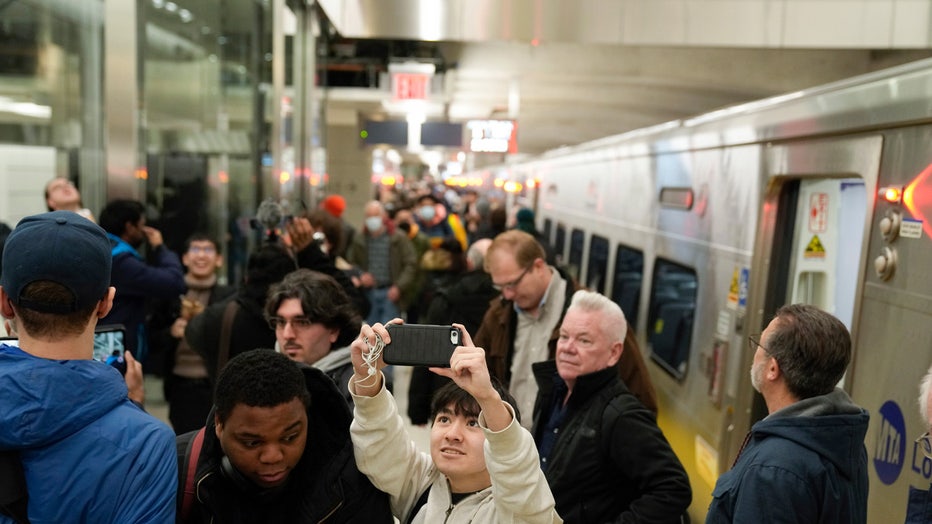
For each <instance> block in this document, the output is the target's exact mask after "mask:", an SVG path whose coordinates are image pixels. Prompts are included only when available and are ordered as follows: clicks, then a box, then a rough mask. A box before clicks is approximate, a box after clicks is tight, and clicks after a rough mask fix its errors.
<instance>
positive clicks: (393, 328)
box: [382, 324, 463, 368]
mask: <svg viewBox="0 0 932 524" xmlns="http://www.w3.org/2000/svg"><path fill="white" fill-rule="evenodd" d="M385 329H386V330H388V334H389V335H391V337H392V341H391V343H389V344H386V345H385V347H384V348H383V349H382V360H384V361H385V363H386V364H395V365H399V366H430V367H438V368H448V367H450V356H451V355H452V354H453V350H454V349H456V347H457V346H460V345H462V344H463V334H462V333H461V332H460V330H459V328H455V327H453V326H436V325H431V324H388V325H387V326H385Z"/></svg>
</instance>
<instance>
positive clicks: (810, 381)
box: [0, 179, 932, 524]
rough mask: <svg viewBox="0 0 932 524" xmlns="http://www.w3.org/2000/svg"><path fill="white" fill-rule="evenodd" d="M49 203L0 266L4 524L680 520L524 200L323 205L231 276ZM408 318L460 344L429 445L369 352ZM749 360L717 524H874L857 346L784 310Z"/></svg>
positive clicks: (608, 363) (652, 429)
mask: <svg viewBox="0 0 932 524" xmlns="http://www.w3.org/2000/svg"><path fill="white" fill-rule="evenodd" d="M46 201H47V204H48V207H49V210H50V211H49V212H48V213H44V214H41V215H35V216H31V217H27V218H25V219H23V220H22V221H21V222H20V223H19V224H17V225H16V227H15V228H13V230H12V232H9V233H8V234H7V238H6V240H5V246H4V247H3V248H2V252H0V253H2V265H0V312H2V315H3V317H4V319H5V325H6V326H8V328H9V329H10V331H11V332H12V333H13V334H15V336H16V337H18V343H17V345H2V346H0V398H3V399H4V405H5V406H7V407H5V408H4V409H3V410H0V510H2V511H0V522H7V521H12V522H26V521H34V522H172V521H177V522H187V523H197V522H225V523H226V522H244V523H245V522H249V523H255V522H308V521H311V522H359V523H378V522H387V523H388V522H393V521H395V519H397V521H398V522H403V523H409V522H413V523H418V524H421V523H432V522H448V523H457V522H483V523H484V522H542V523H543V522H547V523H554V522H568V523H593V522H645V523H667V522H669V523H680V522H687V521H688V516H687V513H686V511H687V508H688V507H689V505H690V503H691V502H692V492H691V488H690V482H689V478H688V477H687V474H686V471H685V470H684V468H683V465H682V464H681V462H680V459H679V458H678V457H677V455H676V454H675V453H674V451H673V449H672V448H671V446H670V444H669V442H668V441H667V438H666V436H665V435H664V433H663V431H662V430H661V428H660V427H659V426H658V425H657V421H656V414H657V410H658V405H657V398H656V393H655V391H654V386H653V384H652V382H651V378H650V375H649V374H648V372H647V368H646V365H645V361H644V358H643V355H642V354H641V350H640V348H639V347H638V343H637V338H636V337H635V335H634V331H633V327H632V326H630V325H629V324H628V322H627V320H626V319H625V316H624V313H623V312H622V310H621V308H620V307H619V306H618V305H617V304H615V303H614V302H613V301H611V300H610V299H608V298H606V297H605V296H603V295H601V294H599V293H595V292H592V291H588V290H585V289H583V288H581V286H580V285H579V283H578V282H576V281H575V280H574V278H573V277H572V276H571V275H570V274H569V273H567V272H566V271H565V269H564V268H563V267H562V266H561V265H560V260H559V258H558V257H557V256H556V255H554V252H553V250H552V249H551V247H550V246H549V245H547V243H546V239H544V238H543V236H542V235H540V234H539V233H538V232H537V231H536V228H535V222H534V215H533V211H532V210H530V209H521V210H519V211H518V212H517V213H516V215H515V220H514V223H513V224H511V227H509V224H508V220H507V214H506V213H505V211H504V208H503V207H502V206H501V205H497V204H496V203H494V202H488V201H486V200H483V199H481V198H479V195H477V194H476V193H475V192H466V193H465V194H464V195H462V197H461V199H460V200H459V202H458V204H459V205H458V207H457V206H450V205H449V202H447V201H446V200H445V199H444V198H443V195H442V194H441V195H437V194H434V193H431V192H424V193H418V194H412V195H410V196H407V197H405V198H400V199H397V200H394V201H391V202H388V203H386V202H382V201H379V200H373V201H370V202H367V203H365V205H364V207H363V208H362V209H361V215H362V216H363V222H362V224H360V227H358V228H357V227H353V225H351V224H349V223H348V222H347V221H346V220H344V219H343V214H344V212H345V210H346V201H345V200H344V199H343V198H342V197H340V196H339V195H331V196H329V197H327V198H326V199H324V200H323V201H322V202H321V203H320V206H319V208H318V209H315V210H313V211H310V212H308V213H306V214H305V215H302V216H296V217H293V218H290V219H288V220H287V221H285V222H284V224H283V225H282V230H281V231H277V232H275V233H274V234H269V235H264V236H263V241H262V242H260V243H259V245H258V247H257V248H256V249H255V250H254V251H253V252H252V253H251V254H250V255H249V258H248V261H247V266H246V271H245V277H244V279H243V282H240V283H235V284H236V285H225V284H221V283H220V282H219V281H218V278H217V275H218V271H219V270H220V269H221V267H222V265H223V260H224V257H223V253H222V244H221V243H220V242H219V240H218V239H215V238H211V237H210V236H209V235H205V234H202V233H196V234H194V235H192V236H190V238H188V240H187V242H186V243H185V246H184V249H183V252H182V253H174V252H172V251H171V250H169V249H168V248H167V247H166V246H165V245H164V243H163V242H162V235H161V233H160V232H159V231H158V229H155V228H153V227H150V226H149V225H147V222H146V213H145V207H144V206H143V204H142V203H140V202H136V201H131V200H115V201H113V202H111V203H109V204H108V205H107V206H106V207H105V208H104V209H103V210H101V211H100V213H99V215H98V218H99V224H100V225H97V224H96V223H95V222H94V220H95V217H94V216H93V215H92V214H90V213H89V212H86V210H84V209H83V207H81V205H80V195H79V193H78V192H77V190H76V188H74V186H73V185H71V184H70V182H67V180H63V179H55V180H53V181H51V182H50V183H49V185H48V186H47V190H46ZM54 206H59V207H54ZM63 253H67V256H63V255H62V254H63ZM405 322H407V323H429V324H441V325H453V326H455V327H457V328H458V329H459V330H460V332H461V333H462V337H461V339H460V340H459V343H458V344H457V347H456V348H455V350H453V352H452V355H451V356H450V359H449V367H442V368H437V367H430V368H428V367H415V368H414V369H413V370H412V375H411V376H412V378H411V384H410V388H409V391H408V394H409V398H408V403H407V405H408V413H407V416H408V418H409V420H410V422H411V423H412V424H415V425H429V427H430V449H429V452H419V451H417V448H416V446H414V444H413V443H411V442H410V439H409V437H408V436H407V435H406V433H405V432H404V418H403V417H404V414H402V413H400V412H399V411H398V408H397V405H396V403H395V401H394V398H393V396H392V390H393V387H392V375H391V372H390V371H391V366H386V364H385V361H384V359H383V358H382V356H381V350H382V349H383V348H384V346H385V345H386V344H390V343H391V330H389V329H387V326H389V325H392V324H400V323H405ZM98 324H119V325H121V326H122V329H123V330H124V332H125V352H124V358H125V361H126V369H125V374H124V375H122V376H121V374H120V373H119V372H118V371H116V370H115V369H113V368H111V367H108V366H106V365H102V364H101V363H98V362H94V361H93V360H92V358H91V356H92V350H93V341H94V332H95V327H96V326H97V325H98ZM752 342H753V344H754V349H755V351H756V353H755V357H754V364H753V367H752V369H751V377H752V383H753V386H754V388H755V389H757V390H758V391H759V392H760V393H761V394H762V395H763V398H764V400H765V402H766V404H767V408H768V411H769V416H768V417H766V418H765V419H763V420H761V421H760V422H758V423H757V424H755V425H754V426H753V428H752V429H751V432H750V433H749V434H748V438H747V440H746V442H745V445H744V446H743V447H742V450H741V451H740V452H739V454H738V456H737V458H736V460H735V464H734V466H733V467H732V469H731V470H730V471H728V472H726V473H725V474H724V475H722V476H721V478H719V480H718V483H717V485H716V487H715V490H714V493H713V501H712V504H711V506H710V508H709V511H708V517H707V519H708V520H707V521H708V522H771V521H772V522H777V521H780V522H784V521H785V522H864V521H865V519H866V500H867V496H866V495H867V489H868V485H867V470H866V461H867V459H866V451H865V449H864V445H863V439H864V434H865V432H866V429H867V420H868V414H867V412H866V411H865V410H864V409H862V408H860V407H858V406H856V405H855V404H854V403H852V401H851V399H850V398H848V396H847V395H846V394H845V393H844V391H843V390H841V389H839V388H836V387H835V385H836V384H837V383H838V381H839V379H840V378H841V376H842V375H843V374H844V372H845V370H846V368H847V366H848V364H849V363H850V358H851V339H850V335H849V333H848V331H847V329H846V328H845V326H844V325H843V324H841V322H840V321H838V319H836V318H835V317H833V316H831V315H830V314H828V313H826V312H824V311H821V310H819V309H817V308H815V307H812V306H804V305H790V306H785V307H783V308H781V309H779V310H778V311H777V312H776V315H775V317H774V318H773V320H772V321H771V322H770V324H769V325H768V326H767V328H766V329H765V330H764V332H763V334H761V335H760V337H759V338H755V339H753V340H752ZM143 371H145V372H146V373H154V374H157V375H159V376H161V377H162V378H163V381H164V382H163V383H164V388H165V398H166V400H167V402H168V405H169V421H170V423H171V427H169V426H167V425H166V424H164V423H162V422H160V421H158V420H156V419H155V418H153V417H151V416H149V415H147V414H146V412H145V410H144V401H145V391H144V388H143V380H142V377H143ZM930 384H932V374H930V376H929V377H927V378H926V379H925V380H924V381H923V384H922V394H921V399H920V402H921V405H922V415H923V417H926V418H927V419H929V426H930V427H932V416H930V413H929V409H930V408H929V407H928V406H929V405H930V404H929V396H930V394H932V393H930V389H932V386H930ZM924 438H925V440H923V442H924V443H925V449H926V453H927V454H928V455H929V456H930V457H932V447H930V445H929V442H930V439H929V437H928V434H926V435H925V436H924ZM10 486H12V488H10ZM17 487H19V489H18V490H17V489H15V488H17ZM774 494H779V497H780V500H781V503H780V504H773V503H772V501H771V500H770V497H772V496H773V495H774ZM26 519H28V520H26Z"/></svg>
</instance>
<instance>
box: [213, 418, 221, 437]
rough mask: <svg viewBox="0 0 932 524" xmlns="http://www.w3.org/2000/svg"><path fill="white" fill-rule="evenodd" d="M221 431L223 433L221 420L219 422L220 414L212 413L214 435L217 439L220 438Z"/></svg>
mask: <svg viewBox="0 0 932 524" xmlns="http://www.w3.org/2000/svg"><path fill="white" fill-rule="evenodd" d="M221 433H223V422H220V416H219V415H217V414H216V413H214V435H217V439H220V434H221Z"/></svg>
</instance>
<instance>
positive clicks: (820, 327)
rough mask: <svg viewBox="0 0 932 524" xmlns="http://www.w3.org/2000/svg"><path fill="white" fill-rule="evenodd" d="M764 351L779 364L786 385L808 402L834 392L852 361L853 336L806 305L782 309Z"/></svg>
mask: <svg viewBox="0 0 932 524" xmlns="http://www.w3.org/2000/svg"><path fill="white" fill-rule="evenodd" d="M775 318H776V319H777V323H776V324H775V325H774V329H773V331H772V332H771V333H770V336H769V337H768V339H767V340H766V341H764V344H766V347H764V351H766V352H767V354H769V355H770V356H772V357H773V358H775V359H776V360H777V364H779V365H780V371H781V372H782V373H783V375H784V376H785V377H786V385H787V387H788V388H789V390H790V393H792V394H793V395H794V396H795V397H797V398H798V399H806V398H811V397H815V396H818V395H825V394H826V393H829V392H831V391H832V390H833V389H834V388H835V385H836V384H838V381H839V380H841V377H842V375H844V374H845V369H846V368H847V367H848V363H849V362H850V361H851V335H850V334H849V333H848V328H846V327H845V325H844V324H842V322H841V321H840V320H838V319H837V318H835V317H834V316H832V315H830V314H829V313H826V312H825V311H822V310H821V309H819V308H817V307H815V306H810V305H807V304H792V305H787V306H783V307H781V308H780V309H778V310H777V313H776V315H775Z"/></svg>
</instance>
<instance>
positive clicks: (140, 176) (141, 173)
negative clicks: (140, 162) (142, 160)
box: [133, 167, 149, 180]
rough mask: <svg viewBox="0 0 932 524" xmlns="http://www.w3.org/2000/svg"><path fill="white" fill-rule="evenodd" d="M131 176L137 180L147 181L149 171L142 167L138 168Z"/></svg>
mask: <svg viewBox="0 0 932 524" xmlns="http://www.w3.org/2000/svg"><path fill="white" fill-rule="evenodd" d="M133 174H134V175H135V176H136V179H137V180H148V179H149V171H147V170H146V168H144V167H140V168H138V169H136V171H135V172H134V173H133Z"/></svg>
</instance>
